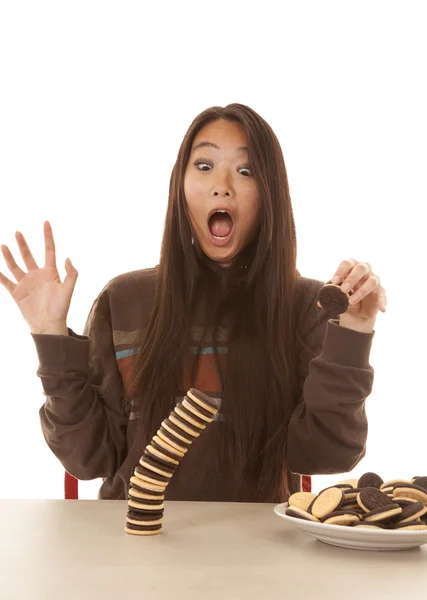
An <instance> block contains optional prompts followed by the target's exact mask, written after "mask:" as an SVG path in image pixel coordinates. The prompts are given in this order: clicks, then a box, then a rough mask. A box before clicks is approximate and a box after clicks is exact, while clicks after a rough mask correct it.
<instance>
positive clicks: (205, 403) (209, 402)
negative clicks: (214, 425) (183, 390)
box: [187, 388, 221, 416]
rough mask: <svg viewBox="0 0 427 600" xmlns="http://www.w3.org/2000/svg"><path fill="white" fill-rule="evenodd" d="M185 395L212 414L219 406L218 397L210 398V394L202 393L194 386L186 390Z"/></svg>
mask: <svg viewBox="0 0 427 600" xmlns="http://www.w3.org/2000/svg"><path fill="white" fill-rule="evenodd" d="M187 397H188V398H189V399H190V400H193V402H195V403H196V404H198V405H199V406H201V407H202V408H204V409H205V410H207V411H208V412H210V413H212V414H213V415H214V416H215V415H216V414H217V412H218V411H219V409H220V406H221V400H220V399H219V398H212V397H211V396H208V395H207V394H204V393H203V392H201V391H200V390H196V389H195V388H191V389H190V390H188V392H187Z"/></svg>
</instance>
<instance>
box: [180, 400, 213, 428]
mask: <svg viewBox="0 0 427 600" xmlns="http://www.w3.org/2000/svg"><path fill="white" fill-rule="evenodd" d="M176 409H179V410H180V411H181V412H182V414H183V416H184V415H185V418H187V419H188V421H189V422H190V424H192V425H194V426H196V427H198V428H199V429H201V430H202V431H204V430H205V429H206V427H207V426H208V425H209V423H211V422H212V420H213V419H211V421H204V420H203V419H201V418H200V417H199V415H198V414H196V412H195V411H194V412H193V411H191V410H190V409H189V408H187V407H186V406H185V405H184V402H179V403H178V404H177V405H176V406H175V411H176Z"/></svg>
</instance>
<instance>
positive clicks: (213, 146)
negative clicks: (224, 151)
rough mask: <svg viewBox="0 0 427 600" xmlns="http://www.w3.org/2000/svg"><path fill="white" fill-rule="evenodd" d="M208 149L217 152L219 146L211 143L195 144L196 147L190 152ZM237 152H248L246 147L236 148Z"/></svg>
mask: <svg viewBox="0 0 427 600" xmlns="http://www.w3.org/2000/svg"><path fill="white" fill-rule="evenodd" d="M206 146H208V147H210V148H215V150H219V149H220V148H219V146H218V145H217V144H214V143H213V142H200V144H197V146H195V147H194V148H193V149H192V151H191V152H195V150H197V149H198V148H204V147H206ZM237 151H238V152H247V151H248V147H247V146H239V147H238V148H237Z"/></svg>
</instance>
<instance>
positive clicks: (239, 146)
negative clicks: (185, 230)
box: [184, 119, 261, 267]
mask: <svg viewBox="0 0 427 600" xmlns="http://www.w3.org/2000/svg"><path fill="white" fill-rule="evenodd" d="M184 193H185V198H186V201H187V209H188V214H189V217H190V226H191V231H192V234H193V237H194V238H195V239H197V241H198V243H199V245H200V247H201V249H202V250H203V252H204V253H205V254H206V256H208V257H209V258H211V259H212V260H214V261H216V262H218V263H219V264H220V265H221V266H224V267H225V266H229V265H231V264H232V263H233V260H234V259H235V258H236V256H237V255H238V254H239V253H240V252H241V251H242V250H243V249H244V248H245V247H246V246H247V245H248V243H249V242H251V241H252V240H253V238H254V237H255V235H256V233H257V229H258V226H259V219H260V213H261V203H260V198H259V194H258V189H257V186H256V183H255V180H254V178H253V176H252V174H251V171H250V170H249V165H248V151H247V137H246V132H245V129H244V127H243V125H241V124H240V123H234V122H229V121H226V120H224V119H217V120H216V121H213V122H212V123H209V124H208V125H205V127H203V128H202V129H201V130H200V131H199V132H198V134H197V135H196V137H195V138H194V141H193V145H192V148H191V154H190V158H189V161H188V164H187V167H186V170H185V175H184Z"/></svg>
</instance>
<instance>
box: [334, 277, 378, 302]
mask: <svg viewBox="0 0 427 600" xmlns="http://www.w3.org/2000/svg"><path fill="white" fill-rule="evenodd" d="M379 284H380V280H379V278H378V277H377V276H376V275H374V274H372V275H370V276H369V277H368V279H367V280H366V281H365V283H364V284H363V285H362V286H361V287H360V288H359V289H358V290H357V292H355V293H354V294H353V295H352V296H350V298H349V301H348V302H349V304H352V305H353V304H357V303H358V302H360V300H363V298H365V297H366V296H367V295H368V294H371V293H372V292H373V291H374V290H376V289H377V287H378V286H379ZM341 289H342V286H341Z"/></svg>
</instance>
